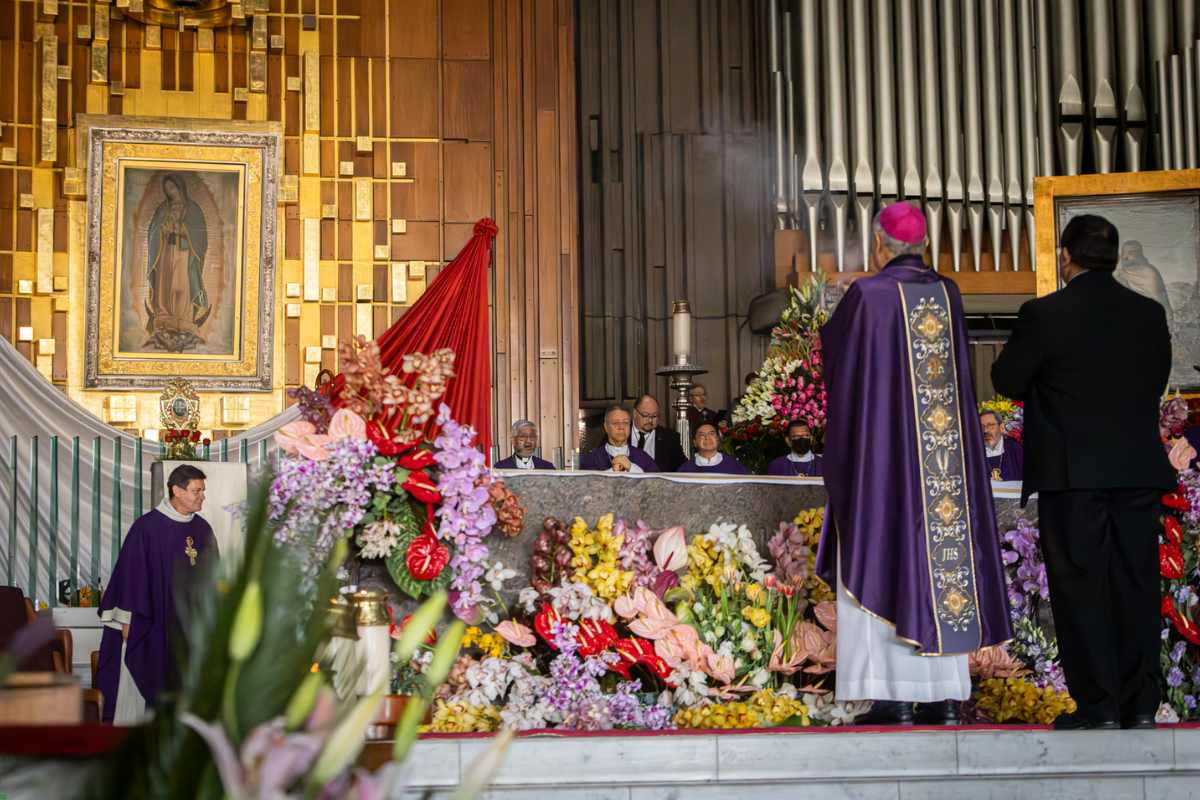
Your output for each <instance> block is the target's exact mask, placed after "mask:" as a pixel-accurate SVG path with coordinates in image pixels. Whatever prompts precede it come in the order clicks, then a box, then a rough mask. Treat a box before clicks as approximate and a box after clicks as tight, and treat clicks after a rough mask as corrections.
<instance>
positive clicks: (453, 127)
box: [443, 61, 492, 140]
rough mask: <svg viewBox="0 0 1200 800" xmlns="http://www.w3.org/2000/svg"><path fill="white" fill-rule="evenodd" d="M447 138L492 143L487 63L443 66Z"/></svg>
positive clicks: (452, 62)
mask: <svg viewBox="0 0 1200 800" xmlns="http://www.w3.org/2000/svg"><path fill="white" fill-rule="evenodd" d="M444 75H445V84H444V108H443V115H444V117H443V118H444V121H445V122H444V124H445V133H444V136H445V138H447V139H469V140H481V139H490V138H491V136H492V113H491V107H492V75H491V67H490V65H489V64H488V63H487V62H484V61H446V62H444Z"/></svg>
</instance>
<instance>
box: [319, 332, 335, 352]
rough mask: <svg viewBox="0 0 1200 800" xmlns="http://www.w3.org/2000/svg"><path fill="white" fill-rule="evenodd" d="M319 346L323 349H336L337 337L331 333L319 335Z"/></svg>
mask: <svg viewBox="0 0 1200 800" xmlns="http://www.w3.org/2000/svg"><path fill="white" fill-rule="evenodd" d="M321 347H322V348H324V349H325V350H336V349H337V337H336V336H334V335H333V334H332V333H327V334H325V335H324V336H322V337H321Z"/></svg>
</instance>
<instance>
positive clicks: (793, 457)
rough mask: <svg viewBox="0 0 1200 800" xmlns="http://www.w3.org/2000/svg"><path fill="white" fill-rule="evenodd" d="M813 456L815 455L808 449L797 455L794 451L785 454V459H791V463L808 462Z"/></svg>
mask: <svg viewBox="0 0 1200 800" xmlns="http://www.w3.org/2000/svg"><path fill="white" fill-rule="evenodd" d="M814 458H816V456H815V455H813V451H812V450H809V451H808V452H807V453H805V454H804V455H802V456H798V455H796V454H795V453H788V454H787V460H788V461H791V462H792V463H793V464H807V463H808V462H810V461H812V460H813V459H814Z"/></svg>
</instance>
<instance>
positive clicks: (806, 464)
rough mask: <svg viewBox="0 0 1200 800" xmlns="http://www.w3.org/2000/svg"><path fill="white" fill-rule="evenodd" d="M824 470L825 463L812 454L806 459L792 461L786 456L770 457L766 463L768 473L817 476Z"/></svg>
mask: <svg viewBox="0 0 1200 800" xmlns="http://www.w3.org/2000/svg"><path fill="white" fill-rule="evenodd" d="M824 472H825V465H824V463H823V459H822V458H821V457H820V456H817V455H814V456H813V457H812V458H811V459H809V460H808V461H792V460H791V459H790V458H788V457H787V456H780V457H779V458H776V459H772V460H771V463H770V464H768V465H767V474H768V475H790V476H793V477H794V476H800V475H803V476H805V477H809V478H819V477H821V476H822V475H823V474H824Z"/></svg>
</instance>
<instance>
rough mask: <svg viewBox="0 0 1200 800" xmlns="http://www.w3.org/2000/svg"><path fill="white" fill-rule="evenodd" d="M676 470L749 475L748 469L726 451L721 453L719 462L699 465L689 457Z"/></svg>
mask: <svg viewBox="0 0 1200 800" xmlns="http://www.w3.org/2000/svg"><path fill="white" fill-rule="evenodd" d="M676 472H706V473H710V474H716V475H749V474H750V470H748V469H746V467H745V466H744V465H743V464H742V462H740V461H738V460H737V459H736V458H734V457H733V456H731V455H729V454H728V453H722V454H721V463H720V464H711V465H709V466H704V467H702V466H700V465H699V464H697V463H696V459H695V458H689V459H688V460H687V461H685V462H683V463H682V464H680V465H679V469H678V470H676Z"/></svg>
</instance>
